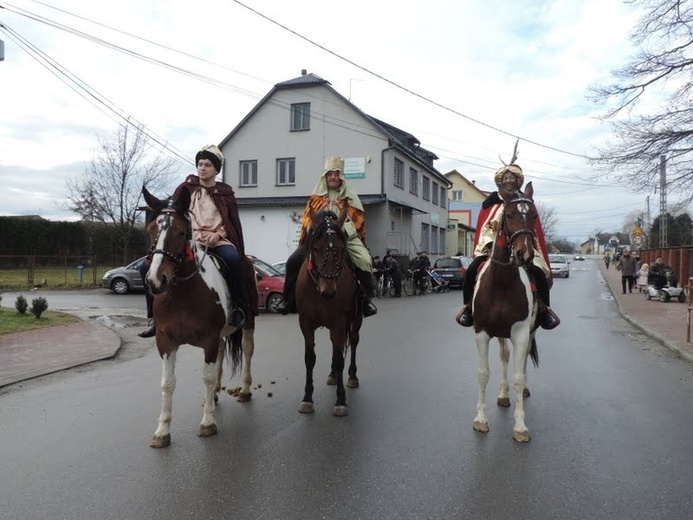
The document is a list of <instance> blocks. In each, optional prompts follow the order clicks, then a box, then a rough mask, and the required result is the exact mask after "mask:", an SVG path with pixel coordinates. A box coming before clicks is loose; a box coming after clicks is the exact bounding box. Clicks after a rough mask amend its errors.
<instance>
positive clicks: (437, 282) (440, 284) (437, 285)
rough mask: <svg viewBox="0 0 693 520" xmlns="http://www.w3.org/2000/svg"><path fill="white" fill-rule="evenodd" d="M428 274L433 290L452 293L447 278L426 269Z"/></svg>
mask: <svg viewBox="0 0 693 520" xmlns="http://www.w3.org/2000/svg"><path fill="white" fill-rule="evenodd" d="M426 273H428V276H430V277H431V288H432V289H433V290H434V291H435V292H449V291H450V283H449V282H448V281H447V280H446V279H445V278H443V277H442V276H440V275H439V274H438V273H436V272H435V271H434V270H433V269H426Z"/></svg>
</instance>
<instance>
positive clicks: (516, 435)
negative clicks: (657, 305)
mask: <svg viewBox="0 0 693 520" xmlns="http://www.w3.org/2000/svg"><path fill="white" fill-rule="evenodd" d="M513 439H515V440H516V441H517V442H529V441H530V440H532V437H530V435H529V431H527V430H525V431H523V432H516V431H513Z"/></svg>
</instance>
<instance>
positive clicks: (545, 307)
mask: <svg viewBox="0 0 693 520" xmlns="http://www.w3.org/2000/svg"><path fill="white" fill-rule="evenodd" d="M530 270H531V272H532V277H533V278H534V283H535V284H536V286H537V296H538V297H539V301H538V302H537V306H538V308H537V322H538V323H539V326H540V327H541V328H542V329H546V330H551V329H555V328H556V327H558V325H559V324H560V323H561V320H560V318H559V317H558V315H557V314H556V313H555V312H554V311H553V309H551V306H550V301H551V300H550V297H551V296H550V293H549V283H548V281H547V280H546V274H544V271H542V269H541V268H540V267H537V266H536V265H532V267H531V268H530Z"/></svg>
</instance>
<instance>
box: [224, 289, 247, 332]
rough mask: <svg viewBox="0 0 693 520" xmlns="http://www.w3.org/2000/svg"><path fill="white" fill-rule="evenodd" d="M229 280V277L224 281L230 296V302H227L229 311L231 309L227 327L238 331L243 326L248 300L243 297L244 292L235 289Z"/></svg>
mask: <svg viewBox="0 0 693 520" xmlns="http://www.w3.org/2000/svg"><path fill="white" fill-rule="evenodd" d="M230 278H231V277H230V276H229V279H227V280H226V283H227V285H228V286H229V289H230V291H229V292H230V295H231V301H230V302H229V309H231V312H230V313H229V325H231V326H232V327H235V328H237V329H240V328H242V327H243V325H245V315H246V311H245V310H244V309H247V308H248V299H247V298H246V297H245V292H244V291H243V290H242V289H241V288H238V287H236V286H235V284H234V283H233V282H234V280H231V279H230ZM234 304H235V305H234Z"/></svg>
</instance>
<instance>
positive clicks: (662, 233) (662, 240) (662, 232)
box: [659, 154, 669, 247]
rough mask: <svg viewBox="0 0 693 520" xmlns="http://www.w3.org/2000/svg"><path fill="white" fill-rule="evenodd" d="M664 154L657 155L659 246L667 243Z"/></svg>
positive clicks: (664, 245) (665, 245) (665, 167)
mask: <svg viewBox="0 0 693 520" xmlns="http://www.w3.org/2000/svg"><path fill="white" fill-rule="evenodd" d="M666 164H667V163H666V158H665V157H664V154H662V155H660V156H659V247H667V246H668V245H669V230H668V226H667V224H668V221H669V219H668V218H667V216H668V215H667V165H666Z"/></svg>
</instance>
